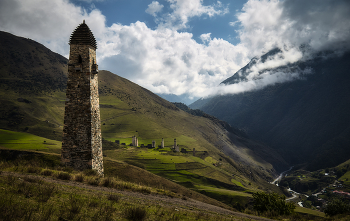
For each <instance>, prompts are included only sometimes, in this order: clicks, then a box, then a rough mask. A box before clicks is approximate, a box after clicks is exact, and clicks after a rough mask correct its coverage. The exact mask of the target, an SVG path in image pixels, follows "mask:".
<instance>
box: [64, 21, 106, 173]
mask: <svg viewBox="0 0 350 221" xmlns="http://www.w3.org/2000/svg"><path fill="white" fill-rule="evenodd" d="M84 25H85V23H84ZM79 27H80V26H79ZM79 27H78V28H79ZM77 30H78V29H77ZM73 35H74V33H73ZM61 158H62V163H63V164H64V165H65V166H69V167H73V168H75V169H77V170H85V169H93V170H96V171H97V173H98V174H99V175H101V176H103V173H104V170H103V155H102V136H101V121H100V108H99V94H98V75H97V63H96V49H95V47H93V46H91V45H88V44H85V45H84V44H70V54H69V62H68V81H67V91H66V102H65V115H64V127H63V140H62V155H61Z"/></svg>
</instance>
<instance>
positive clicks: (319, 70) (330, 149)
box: [190, 48, 350, 170]
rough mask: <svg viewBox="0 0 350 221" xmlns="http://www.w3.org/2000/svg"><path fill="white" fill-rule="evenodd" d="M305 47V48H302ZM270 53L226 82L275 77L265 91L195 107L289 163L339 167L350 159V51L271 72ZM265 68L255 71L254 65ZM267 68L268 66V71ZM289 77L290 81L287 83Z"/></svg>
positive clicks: (315, 56)
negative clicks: (232, 127) (243, 132)
mask: <svg viewBox="0 0 350 221" xmlns="http://www.w3.org/2000/svg"><path fill="white" fill-rule="evenodd" d="M301 49H302V48H301ZM279 51H280V50H279V49H274V50H271V51H270V52H268V53H266V54H265V55H263V56H261V57H260V58H253V59H252V60H251V62H250V63H248V64H247V65H246V66H245V67H243V68H242V69H241V70H239V71H238V72H237V73H235V74H234V75H233V76H231V77H230V78H228V79H226V80H225V81H223V82H222V83H221V84H224V85H227V86H231V85H232V86H234V85H236V84H242V83H245V82H249V80H251V79H253V80H254V81H259V80H261V81H262V82H263V79H269V78H270V79H274V80H276V81H275V83H274V84H270V85H269V86H266V87H261V88H260V89H257V90H253V91H248V92H244V93H238V94H233V95H222V96H215V97H211V98H207V99H200V100H198V101H196V102H194V103H193V104H191V105H190V107H191V108H194V109H196V108H199V109H201V110H203V111H204V112H206V113H208V114H211V115H214V116H215V117H217V118H219V119H221V120H224V121H226V122H228V123H230V124H231V125H235V127H237V128H239V129H241V130H243V131H245V133H247V135H248V136H249V137H250V138H252V139H257V140H260V141H262V142H264V143H266V144H268V145H269V146H270V147H272V148H273V149H275V150H277V151H278V152H279V153H280V154H281V155H282V156H283V157H284V158H285V159H286V160H287V161H288V162H289V163H291V164H299V163H307V165H308V168H309V169H313V170H315V169H319V168H326V167H331V166H335V165H337V164H339V163H342V162H344V161H346V160H348V159H349V156H350V149H349V145H350V115H349V112H350V87H349V85H350V75H349V70H350V53H349V52H347V53H343V54H337V53H333V52H332V51H323V52H318V53H315V54H313V55H312V56H311V57H309V59H303V60H300V61H298V62H295V63H289V64H286V65H281V66H279V67H276V68H268V63H269V62H272V61H273V59H271V57H276V55H277V54H278V53H279ZM257 66H258V67H259V66H260V67H261V68H260V70H259V71H258V72H254V74H251V73H252V72H253V71H254V67H257ZM264 66H265V67H266V68H263V67H264ZM286 78H287V79H286Z"/></svg>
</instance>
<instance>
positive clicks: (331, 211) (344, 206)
mask: <svg viewBox="0 0 350 221" xmlns="http://www.w3.org/2000/svg"><path fill="white" fill-rule="evenodd" d="M349 212H350V205H349V204H348V203H346V202H344V201H342V200H340V199H334V200H333V201H331V202H330V203H328V205H327V206H326V208H325V210H324V213H325V214H326V215H327V216H335V215H337V214H344V213H349Z"/></svg>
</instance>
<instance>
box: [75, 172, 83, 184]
mask: <svg viewBox="0 0 350 221" xmlns="http://www.w3.org/2000/svg"><path fill="white" fill-rule="evenodd" d="M74 180H75V181H77V182H84V176H83V174H81V173H79V174H77V175H75V176H74Z"/></svg>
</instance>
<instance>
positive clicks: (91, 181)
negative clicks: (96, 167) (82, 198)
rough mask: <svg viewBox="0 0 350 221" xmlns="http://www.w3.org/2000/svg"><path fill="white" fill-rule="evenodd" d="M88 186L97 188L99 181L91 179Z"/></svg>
mask: <svg viewBox="0 0 350 221" xmlns="http://www.w3.org/2000/svg"><path fill="white" fill-rule="evenodd" d="M88 184H90V185H93V186H98V184H100V179H99V178H95V177H92V178H90V179H89V180H88Z"/></svg>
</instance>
